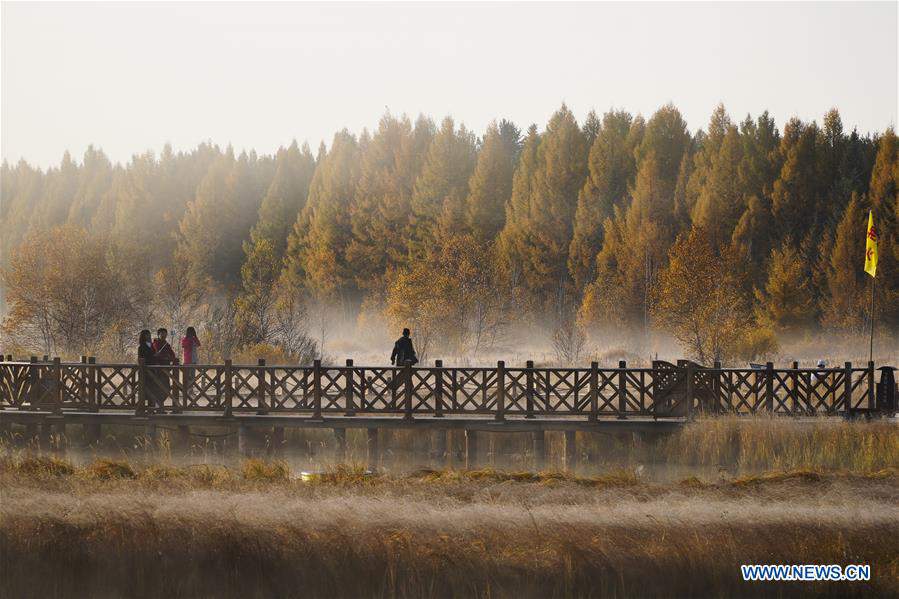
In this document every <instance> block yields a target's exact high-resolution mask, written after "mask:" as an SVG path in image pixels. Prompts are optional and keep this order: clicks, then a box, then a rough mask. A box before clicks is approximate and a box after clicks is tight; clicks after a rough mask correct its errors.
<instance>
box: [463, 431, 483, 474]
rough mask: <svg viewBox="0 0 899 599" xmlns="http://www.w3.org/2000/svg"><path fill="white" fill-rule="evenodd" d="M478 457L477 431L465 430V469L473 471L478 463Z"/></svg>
mask: <svg viewBox="0 0 899 599" xmlns="http://www.w3.org/2000/svg"><path fill="white" fill-rule="evenodd" d="M479 460H480V456H479V455H478V431H473V430H470V429H466V430H465V469H466V470H474V469H476V468H477V467H478V464H479V463H480V461H479Z"/></svg>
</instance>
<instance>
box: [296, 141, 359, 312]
mask: <svg viewBox="0 0 899 599" xmlns="http://www.w3.org/2000/svg"><path fill="white" fill-rule="evenodd" d="M359 162H360V147H359V144H358V143H357V142H356V138H355V137H353V135H351V134H350V133H349V132H348V131H347V130H346V129H344V130H343V131H340V132H339V133H337V134H336V135H335V136H334V140H333V141H332V142H331V149H330V151H329V152H328V153H327V154H326V155H324V156H322V157H321V158H320V159H319V161H318V164H317V166H316V168H315V174H314V175H313V177H312V183H311V184H310V187H309V201H308V202H307V204H306V207H305V208H304V209H303V211H302V213H301V214H300V215H299V216H298V217H297V221H296V224H295V226H294V228H293V231H292V232H291V234H290V239H289V241H288V250H287V257H286V262H285V269H284V275H283V278H284V279H285V282H286V283H287V288H289V289H294V290H303V289H304V288H305V290H307V291H308V292H309V293H310V294H311V295H312V296H313V297H314V298H316V299H319V300H323V301H327V300H339V301H341V302H342V303H343V305H344V306H346V305H347V304H348V302H350V300H352V299H355V296H356V294H357V288H356V286H355V279H354V266H353V264H352V263H350V262H349V261H348V259H347V251H348V248H349V245H350V243H351V240H352V228H351V222H350V210H351V207H352V204H353V198H354V195H355V193H356V186H357V184H358V181H359V172H360V165H359Z"/></svg>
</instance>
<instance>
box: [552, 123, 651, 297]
mask: <svg viewBox="0 0 899 599" xmlns="http://www.w3.org/2000/svg"><path fill="white" fill-rule="evenodd" d="M632 123H633V117H632V116H631V115H630V114H629V113H627V112H624V111H611V112H607V113H606V114H605V115H603V119H602V124H601V126H600V127H599V128H598V129H597V131H596V133H595V137H594V141H593V144H592V146H591V147H590V155H589V159H588V167H589V175H588V177H587V181H586V182H585V183H584V187H583V188H582V189H581V190H580V193H579V194H578V203H577V210H576V212H575V217H574V232H573V238H572V240H571V247H570V249H569V258H568V269H569V271H570V273H571V277H572V279H573V280H574V285H575V288H576V289H578V290H582V289H583V288H584V286H585V285H586V284H587V283H588V282H589V281H592V280H593V276H594V275H595V270H596V268H595V261H596V254H597V253H598V252H599V248H600V246H601V245H602V226H603V222H604V221H605V220H606V219H607V218H608V217H610V216H611V215H612V211H613V209H614V207H615V206H623V205H624V204H625V203H626V201H627V199H628V195H627V193H628V188H629V186H631V185H633V182H634V177H635V175H636V162H635V160H634V148H635V145H636V143H638V141H639V140H636V139H634V137H633V136H631V135H630V133H631V124H632Z"/></svg>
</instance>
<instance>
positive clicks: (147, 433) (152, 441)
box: [144, 422, 159, 451]
mask: <svg viewBox="0 0 899 599" xmlns="http://www.w3.org/2000/svg"><path fill="white" fill-rule="evenodd" d="M144 437H146V439H147V447H148V449H151V450H153V451H155V450H156V449H158V448H159V444H158V441H159V438H158V437H157V430H156V423H155V422H148V423H147V424H146V425H144Z"/></svg>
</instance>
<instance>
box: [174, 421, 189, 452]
mask: <svg viewBox="0 0 899 599" xmlns="http://www.w3.org/2000/svg"><path fill="white" fill-rule="evenodd" d="M176 444H177V446H178V450H179V451H183V452H185V453H188V452H190V426H188V425H185V424H182V425H179V426H178V432H177V438H176Z"/></svg>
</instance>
